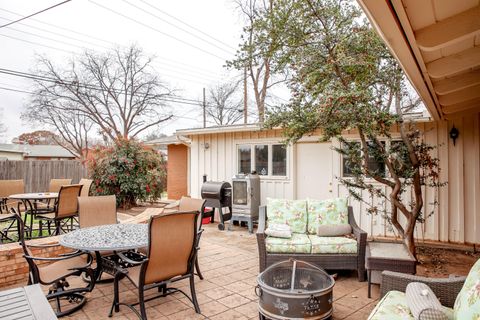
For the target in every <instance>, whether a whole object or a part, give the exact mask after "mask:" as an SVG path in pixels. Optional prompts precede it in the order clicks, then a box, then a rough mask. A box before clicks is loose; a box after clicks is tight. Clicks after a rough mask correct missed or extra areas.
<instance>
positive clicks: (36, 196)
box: [8, 192, 58, 238]
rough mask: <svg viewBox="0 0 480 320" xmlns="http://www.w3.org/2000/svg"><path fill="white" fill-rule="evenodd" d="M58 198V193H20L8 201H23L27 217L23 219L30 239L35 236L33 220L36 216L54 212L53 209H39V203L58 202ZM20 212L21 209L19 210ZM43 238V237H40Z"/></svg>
mask: <svg viewBox="0 0 480 320" xmlns="http://www.w3.org/2000/svg"><path fill="white" fill-rule="evenodd" d="M57 198H58V193H57V192H32V193H19V194H12V195H9V196H8V199H11V200H18V201H21V202H22V203H23V205H24V207H25V216H24V218H23V220H24V224H25V226H26V232H27V235H28V237H29V238H32V236H33V220H34V219H35V215H37V214H39V213H46V212H52V211H53V209H52V208H39V207H38V203H39V202H41V201H45V200H56V199H57ZM18 212H20V208H18ZM28 216H30V224H27V217H28ZM40 236H41V235H40Z"/></svg>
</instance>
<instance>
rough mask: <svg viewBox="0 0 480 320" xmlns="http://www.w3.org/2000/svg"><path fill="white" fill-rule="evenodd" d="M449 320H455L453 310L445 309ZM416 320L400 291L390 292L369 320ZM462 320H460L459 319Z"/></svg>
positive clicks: (403, 294)
mask: <svg viewBox="0 0 480 320" xmlns="http://www.w3.org/2000/svg"><path fill="white" fill-rule="evenodd" d="M442 308H443V309H442V310H443V312H444V313H445V315H447V318H448V320H453V319H454V316H453V309H450V308H447V307H443V306H442ZM386 319H388V320H415V318H414V317H413V315H412V313H411V312H410V309H409V308H408V305H407V297H406V295H405V293H403V292H400V291H389V292H387V294H386V295H385V296H384V297H383V299H382V300H380V302H379V303H378V304H377V305H376V307H375V309H373V311H372V313H370V316H369V317H368V320H386ZM459 319H460V318H459Z"/></svg>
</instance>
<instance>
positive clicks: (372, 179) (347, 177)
mask: <svg viewBox="0 0 480 320" xmlns="http://www.w3.org/2000/svg"><path fill="white" fill-rule="evenodd" d="M379 141H380V142H383V143H385V148H386V150H390V145H391V142H396V141H400V142H401V141H402V139H400V138H397V139H396V138H395V137H394V138H392V139H380V140H379ZM348 142H357V143H359V144H360V145H361V143H362V141H361V140H360V138H351V139H348ZM360 152H361V153H362V154H363V150H360ZM343 161H344V157H343V155H341V156H340V173H341V177H342V179H353V176H345V174H344V166H343ZM383 166H384V169H385V178H391V175H390V172H389V171H388V168H387V165H386V164H385V163H384V164H383ZM366 179H367V181H376V180H375V179H374V178H372V177H367V178H366Z"/></svg>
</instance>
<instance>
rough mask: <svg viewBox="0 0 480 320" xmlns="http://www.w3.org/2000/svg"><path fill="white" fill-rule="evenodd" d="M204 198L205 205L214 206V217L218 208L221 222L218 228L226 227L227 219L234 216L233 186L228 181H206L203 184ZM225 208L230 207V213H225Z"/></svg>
mask: <svg viewBox="0 0 480 320" xmlns="http://www.w3.org/2000/svg"><path fill="white" fill-rule="evenodd" d="M201 193H202V199H205V200H206V202H205V207H210V208H212V213H211V214H212V219H213V215H214V214H215V209H218V212H219V216H220V223H219V224H218V229H220V230H224V229H225V221H228V220H230V219H231V218H232V186H231V185H230V183H228V182H225V181H223V182H217V181H206V182H204V183H203V185H202V191H201ZM223 208H228V210H229V211H228V213H225V214H224V213H223Z"/></svg>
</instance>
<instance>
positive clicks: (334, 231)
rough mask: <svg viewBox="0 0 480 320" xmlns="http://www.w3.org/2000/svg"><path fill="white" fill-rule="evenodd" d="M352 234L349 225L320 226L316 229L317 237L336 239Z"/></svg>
mask: <svg viewBox="0 0 480 320" xmlns="http://www.w3.org/2000/svg"><path fill="white" fill-rule="evenodd" d="M351 233H352V226H351V225H349V224H320V225H319V226H318V228H317V236H319V237H338V236H344V235H347V234H351Z"/></svg>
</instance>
